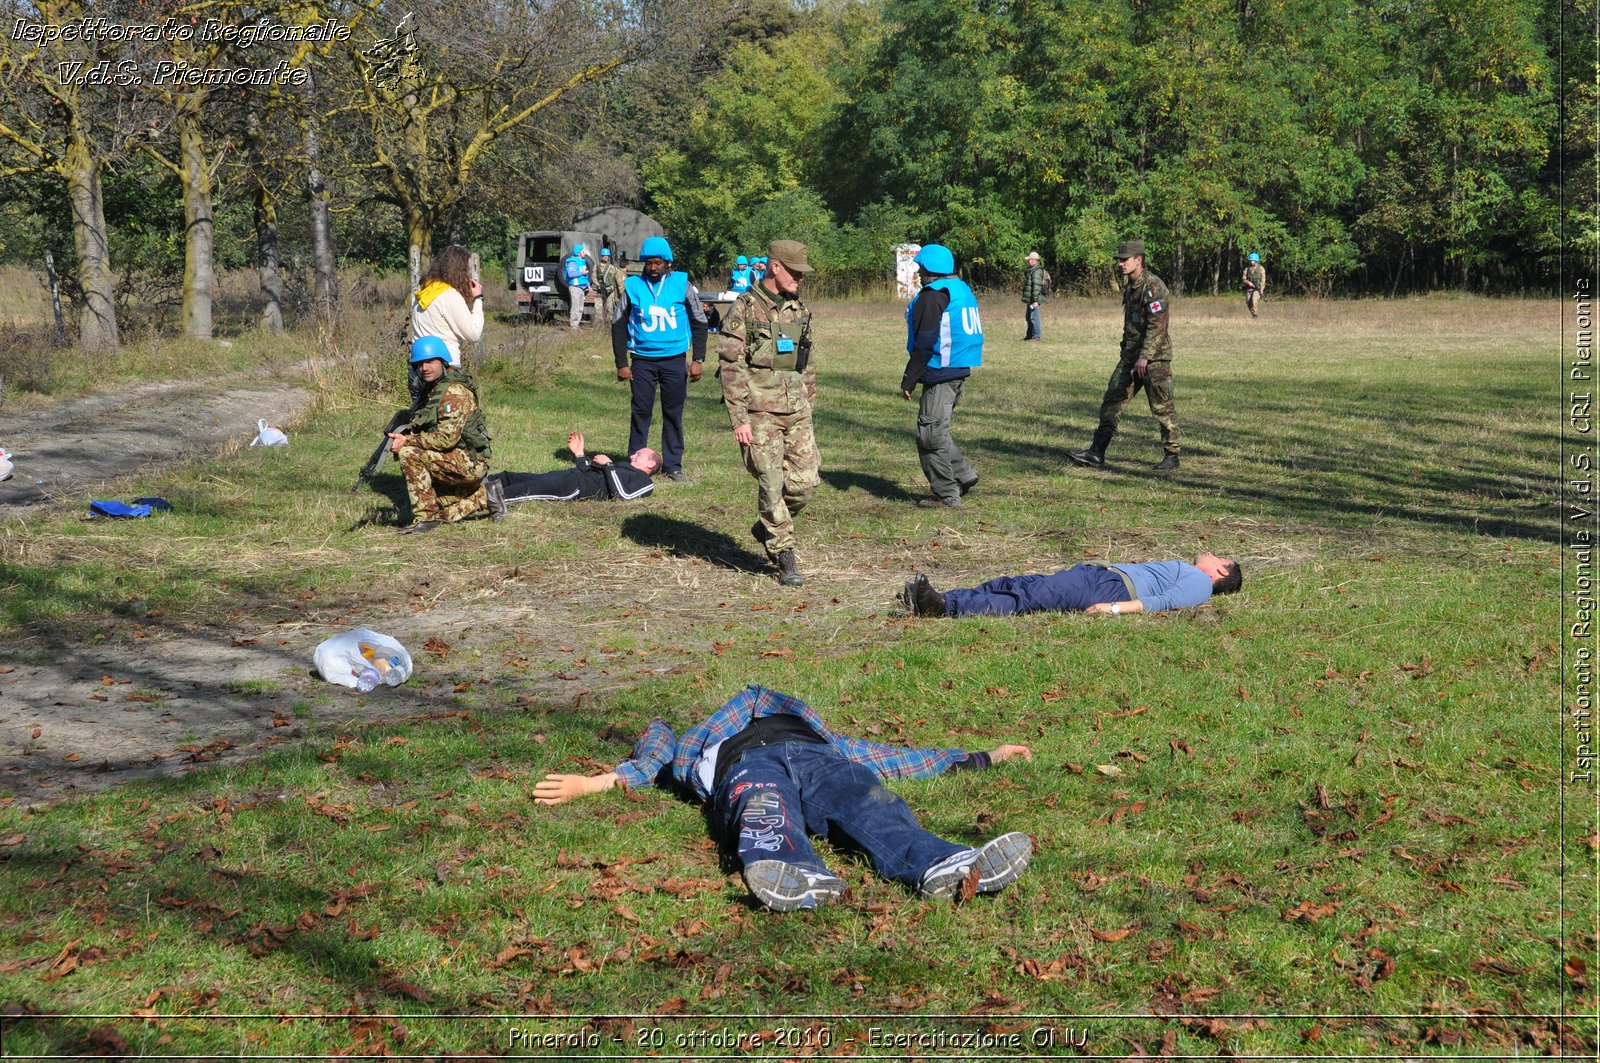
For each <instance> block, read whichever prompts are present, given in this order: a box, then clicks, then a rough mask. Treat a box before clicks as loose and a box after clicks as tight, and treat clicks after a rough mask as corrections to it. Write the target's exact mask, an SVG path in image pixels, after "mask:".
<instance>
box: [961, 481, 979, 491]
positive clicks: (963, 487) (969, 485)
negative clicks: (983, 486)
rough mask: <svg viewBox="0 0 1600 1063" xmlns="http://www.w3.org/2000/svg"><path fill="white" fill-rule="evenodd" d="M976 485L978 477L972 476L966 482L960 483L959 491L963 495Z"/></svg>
mask: <svg viewBox="0 0 1600 1063" xmlns="http://www.w3.org/2000/svg"><path fill="white" fill-rule="evenodd" d="M977 486H978V478H977V477H976V476H974V477H973V478H972V479H970V480H968V481H967V482H966V483H964V484H962V485H961V493H962V494H963V495H965V494H966V493H967V492H968V491H970V490H972V489H973V488H974V487H977Z"/></svg>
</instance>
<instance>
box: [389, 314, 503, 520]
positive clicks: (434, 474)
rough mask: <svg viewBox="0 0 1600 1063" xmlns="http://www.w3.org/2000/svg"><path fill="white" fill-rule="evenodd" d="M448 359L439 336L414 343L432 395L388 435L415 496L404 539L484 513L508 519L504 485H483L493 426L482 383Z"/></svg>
mask: <svg viewBox="0 0 1600 1063" xmlns="http://www.w3.org/2000/svg"><path fill="white" fill-rule="evenodd" d="M449 359H450V351H449V349H448V348H447V347H446V346H445V344H444V341H443V340H441V339H440V338H439V337H437V336H420V337H418V338H417V340H416V342H415V343H413V344H412V345H411V364H412V365H413V366H415V367H416V369H417V372H418V374H419V375H420V376H421V377H422V384H423V387H425V388H428V389H429V391H428V398H427V401H426V402H424V403H423V405H422V407H421V409H419V410H418V411H417V413H416V415H415V416H414V417H413V418H412V419H411V423H410V424H409V425H404V426H402V427H401V428H400V429H399V430H398V431H394V432H390V433H389V450H390V451H391V452H392V453H393V454H394V455H395V457H396V458H398V459H399V461H400V471H401V473H402V474H403V475H404V476H405V478H406V494H407V495H409V496H410V497H411V519H412V523H411V524H410V525H409V526H408V527H405V528H401V529H400V534H401V535H413V534H422V533H426V532H431V531H433V530H434V529H435V528H437V527H438V526H439V525H440V524H445V523H450V524H454V523H455V522H456V521H460V520H466V519H467V518H468V517H471V516H474V515H475V514H478V513H482V512H484V511H485V510H487V511H488V513H489V515H490V516H491V517H493V518H494V519H495V520H500V519H501V518H502V517H504V516H505V512H506V503H505V496H504V495H503V494H502V493H501V492H500V487H499V485H498V484H493V485H490V486H489V487H487V488H486V487H485V486H484V483H483V478H484V477H485V476H487V475H488V474H489V422H488V421H487V420H486V419H485V418H484V416H483V409H482V408H481V407H480V405H479V404H478V388H477V385H476V384H474V383H473V382H472V377H470V376H468V375H467V374H466V373H464V372H463V371H462V370H460V369H453V368H451V367H450V361H449Z"/></svg>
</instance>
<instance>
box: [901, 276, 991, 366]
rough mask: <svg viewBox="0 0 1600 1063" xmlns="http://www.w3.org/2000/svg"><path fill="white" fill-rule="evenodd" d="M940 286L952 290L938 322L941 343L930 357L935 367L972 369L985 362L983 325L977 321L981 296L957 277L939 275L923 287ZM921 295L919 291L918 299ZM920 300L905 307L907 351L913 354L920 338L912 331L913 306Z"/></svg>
mask: <svg viewBox="0 0 1600 1063" xmlns="http://www.w3.org/2000/svg"><path fill="white" fill-rule="evenodd" d="M928 288H937V289H939V290H941V291H945V292H948V293H950V305H949V306H947V307H945V311H944V317H943V318H942V319H941V320H940V321H939V344H938V347H937V348H936V349H935V350H934V352H933V357H932V358H930V359H929V360H928V365H929V366H931V367H932V368H934V369H957V368H970V367H972V366H977V365H982V364H983V324H982V323H981V322H980V321H979V320H978V299H977V296H975V295H973V294H972V289H971V288H968V287H967V285H966V282H965V281H962V280H961V279H959V278H957V277H940V278H939V279H938V280H936V281H933V282H931V283H929V284H926V285H924V286H923V290H924V291H926V290H927V289H928ZM921 297H922V295H921V293H920V292H919V293H918V295H917V298H918V299H920V298H921ZM916 305H917V300H916V299H913V300H911V302H910V304H909V305H907V306H906V352H907V353H910V351H911V348H912V347H913V346H915V344H916V341H917V337H916V335H915V334H914V333H913V332H912V331H911V308H912V307H914V306H916Z"/></svg>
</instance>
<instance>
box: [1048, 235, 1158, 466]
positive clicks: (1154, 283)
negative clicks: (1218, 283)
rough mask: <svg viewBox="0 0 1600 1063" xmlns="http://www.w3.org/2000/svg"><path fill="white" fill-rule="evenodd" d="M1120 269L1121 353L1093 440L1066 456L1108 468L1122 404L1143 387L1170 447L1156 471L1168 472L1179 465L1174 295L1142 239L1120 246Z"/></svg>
mask: <svg viewBox="0 0 1600 1063" xmlns="http://www.w3.org/2000/svg"><path fill="white" fill-rule="evenodd" d="M1117 269H1118V271H1120V272H1121V274H1122V277H1123V282H1122V322H1123V324H1122V356H1121V358H1119V359H1118V361H1117V367H1116V368H1115V369H1113V370H1112V371H1111V382H1110V383H1109V384H1107V385H1106V394H1105V398H1104V399H1102V400H1101V402H1100V426H1099V427H1098V428H1096V429H1095V432H1094V440H1093V442H1091V443H1090V444H1089V446H1088V448H1087V449H1085V450H1073V451H1069V452H1068V453H1067V457H1069V458H1071V459H1072V460H1073V461H1075V462H1077V463H1078V464H1079V465H1085V466H1088V467H1089V468H1091V469H1099V468H1102V467H1104V465H1105V463H1106V447H1107V446H1109V445H1110V443H1111V438H1112V437H1113V436H1115V435H1116V434H1117V422H1118V420H1119V419H1120V418H1121V416H1122V406H1123V404H1124V403H1126V402H1127V401H1128V400H1129V399H1131V398H1133V397H1134V396H1135V395H1137V394H1138V393H1139V389H1140V388H1143V389H1144V393H1145V398H1146V399H1148V400H1149V402H1150V415H1151V416H1152V417H1154V418H1155V419H1156V423H1157V424H1158V425H1160V426H1161V448H1162V450H1164V451H1166V455H1165V456H1164V457H1163V458H1162V459H1161V461H1160V462H1159V463H1157V465H1156V471H1157V472H1170V471H1171V470H1173V469H1176V468H1177V467H1178V450H1179V447H1178V417H1177V411H1176V409H1175V408H1174V406H1173V404H1172V339H1171V337H1169V336H1168V335H1167V311H1168V309H1169V307H1168V304H1169V303H1170V302H1171V299H1172V295H1171V293H1170V292H1168V291H1167V286H1166V285H1165V284H1164V283H1162V281H1161V278H1160V277H1157V276H1156V275H1155V274H1154V273H1151V272H1150V271H1149V270H1148V269H1145V266H1144V241H1143V240H1129V241H1127V242H1125V243H1124V244H1123V245H1122V246H1121V247H1119V248H1117Z"/></svg>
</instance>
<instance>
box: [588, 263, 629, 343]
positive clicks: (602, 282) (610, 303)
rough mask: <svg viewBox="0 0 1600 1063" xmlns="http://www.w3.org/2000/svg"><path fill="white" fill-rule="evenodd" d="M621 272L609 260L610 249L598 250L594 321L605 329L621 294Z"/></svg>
mask: <svg viewBox="0 0 1600 1063" xmlns="http://www.w3.org/2000/svg"><path fill="white" fill-rule="evenodd" d="M622 275H623V274H622V270H621V269H620V268H619V267H618V266H617V264H616V263H615V262H614V261H612V259H611V248H609V247H602V248H601V249H600V266H599V268H598V269H597V270H596V271H595V286H594V302H595V307H594V309H595V320H596V321H599V322H601V327H602V328H606V327H609V326H610V324H611V318H612V314H613V312H614V311H615V310H616V307H617V296H618V295H619V294H620V293H621V292H622Z"/></svg>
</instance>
